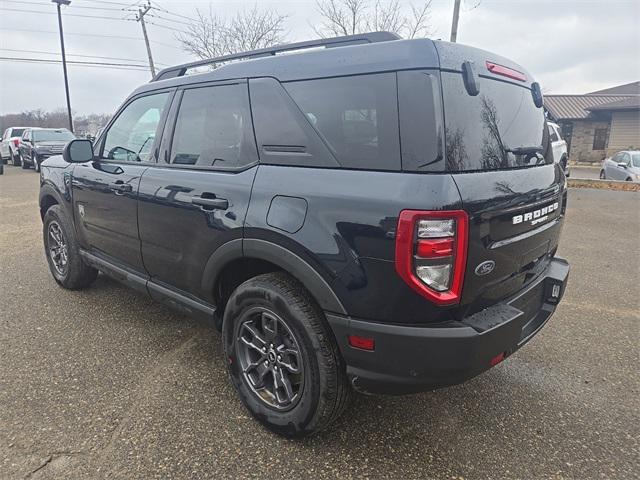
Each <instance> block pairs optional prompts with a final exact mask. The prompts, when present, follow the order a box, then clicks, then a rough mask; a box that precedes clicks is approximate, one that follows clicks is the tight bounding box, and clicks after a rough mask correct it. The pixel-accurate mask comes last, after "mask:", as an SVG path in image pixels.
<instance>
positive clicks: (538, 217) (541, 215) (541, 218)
mask: <svg viewBox="0 0 640 480" xmlns="http://www.w3.org/2000/svg"><path fill="white" fill-rule="evenodd" d="M558 208H559V204H558V202H554V203H552V204H551V205H547V206H546V207H542V208H539V209H537V210H532V211H530V212H526V213H522V214H520V215H514V216H513V217H512V218H511V222H512V223H513V225H518V224H520V223H523V222H531V225H537V224H539V223H542V222H546V221H547V220H548V219H549V214H551V213H553V212H555V211H556V210H557V209H558Z"/></svg>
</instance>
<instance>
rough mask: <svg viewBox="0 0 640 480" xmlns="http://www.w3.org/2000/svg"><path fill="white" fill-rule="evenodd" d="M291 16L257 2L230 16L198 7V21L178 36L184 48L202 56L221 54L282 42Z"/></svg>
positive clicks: (204, 57)
mask: <svg viewBox="0 0 640 480" xmlns="http://www.w3.org/2000/svg"><path fill="white" fill-rule="evenodd" d="M287 18H288V16H287V15H281V14H279V13H277V12H276V11H274V10H270V11H266V10H265V11H262V10H259V9H258V7H257V5H255V6H254V7H253V8H252V9H250V10H244V11H241V12H238V13H237V14H236V15H235V16H234V17H233V18H231V19H226V18H222V17H220V16H218V15H216V14H214V13H213V10H212V8H211V6H210V7H209V12H208V14H207V13H203V12H202V11H200V10H197V18H196V22H194V23H193V24H191V25H189V26H188V27H187V29H186V32H185V33H184V34H182V33H181V34H177V35H176V38H177V40H178V41H179V42H180V44H181V46H182V48H183V50H185V51H187V52H190V53H192V54H194V55H195V56H196V57H198V58H200V59H207V58H212V57H219V56H222V55H229V54H233V53H238V52H244V51H248V50H256V49H258V48H266V47H270V46H273V45H277V44H279V43H282V42H283V41H284V40H285V37H286V32H285V28H284V23H285V21H286V20H287Z"/></svg>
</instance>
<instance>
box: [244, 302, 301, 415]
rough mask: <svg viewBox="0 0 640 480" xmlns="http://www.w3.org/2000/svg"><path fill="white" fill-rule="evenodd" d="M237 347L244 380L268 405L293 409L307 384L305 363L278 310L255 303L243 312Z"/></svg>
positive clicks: (275, 407) (277, 408) (281, 408)
mask: <svg viewBox="0 0 640 480" xmlns="http://www.w3.org/2000/svg"><path fill="white" fill-rule="evenodd" d="M239 325H240V326H239V328H238V330H237V332H238V333H237V336H236V351H237V353H238V361H239V363H240V368H241V371H242V376H243V378H244V381H245V382H246V384H247V385H248V386H249V388H250V389H251V391H252V392H253V393H254V394H255V396H256V397H257V398H258V399H259V400H260V401H261V402H263V403H264V404H266V405H267V406H269V407H271V408H273V409H275V410H279V411H284V410H290V409H292V408H293V407H294V406H295V405H296V404H297V403H298V401H299V400H300V397H301V395H302V391H303V388H304V364H303V361H302V352H301V350H300V346H299V344H298V341H297V340H296V338H295V336H294V335H293V332H292V331H291V329H290V328H289V327H288V326H287V324H286V323H285V322H284V321H283V320H282V318H280V317H279V316H278V315H277V314H275V313H274V312H272V311H270V310H268V309H266V308H264V307H254V308H252V309H250V310H248V311H247V312H245V314H244V315H243V316H242V318H241V319H240V322H239Z"/></svg>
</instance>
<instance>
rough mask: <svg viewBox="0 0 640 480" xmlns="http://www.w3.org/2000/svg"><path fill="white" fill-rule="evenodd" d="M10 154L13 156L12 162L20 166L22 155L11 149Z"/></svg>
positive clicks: (15, 165)
mask: <svg viewBox="0 0 640 480" xmlns="http://www.w3.org/2000/svg"><path fill="white" fill-rule="evenodd" d="M9 156H10V157H11V164H12V165H13V166H14V167H19V166H20V156H19V155H18V154H15V153H13V152H12V151H9Z"/></svg>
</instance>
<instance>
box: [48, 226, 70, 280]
mask: <svg viewBox="0 0 640 480" xmlns="http://www.w3.org/2000/svg"><path fill="white" fill-rule="evenodd" d="M47 246H48V248H49V256H50V257H51V262H52V263H53V267H54V268H55V269H56V272H58V274H59V275H61V276H64V275H66V273H67V268H68V262H69V256H68V249H67V240H66V238H65V237H64V233H63V232H62V228H60V224H59V223H58V222H56V221H55V220H54V221H52V222H51V223H50V224H49V229H48V241H47Z"/></svg>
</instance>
